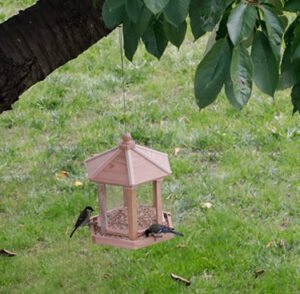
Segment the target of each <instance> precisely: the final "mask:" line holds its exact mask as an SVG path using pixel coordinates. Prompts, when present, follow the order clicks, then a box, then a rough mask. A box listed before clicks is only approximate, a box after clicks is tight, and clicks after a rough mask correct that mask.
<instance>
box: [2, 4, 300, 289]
mask: <svg viewBox="0 0 300 294" xmlns="http://www.w3.org/2000/svg"><path fill="white" fill-rule="evenodd" d="M31 2H32V1H31ZM31 2H30V1H26V2H22V1H12V0H11V1H4V5H3V7H2V8H1V11H0V20H2V21H4V20H5V19H7V18H8V17H9V16H10V15H12V14H13V13H15V12H16V11H17V10H18V9H20V8H24V7H26V5H30V3H31ZM204 49H205V40H200V41H198V42H196V43H193V41H192V38H191V37H190V38H189V39H188V40H187V41H186V42H185V43H184V44H183V46H182V48H181V49H180V51H179V52H178V51H177V50H176V49H175V48H173V47H169V48H168V50H167V53H166V55H165V56H164V57H163V58H162V59H161V61H160V62H158V61H156V60H155V59H154V58H152V57H151V56H149V55H148V54H146V53H145V50H144V49H143V48H142V47H141V48H140V49H139V51H138V53H137V56H136V57H135V59H134V63H133V64H130V63H128V62H126V65H125V79H126V92H127V94H126V105H127V107H126V108H127V113H126V115H125V114H124V112H123V104H122V75H121V69H120V68H121V67H120V62H119V60H120V57H119V44H118V32H117V31H116V32H114V33H113V34H111V35H110V36H109V37H108V38H106V39H104V40H102V41H101V42H99V44H97V45H95V46H93V47H92V48H90V49H89V50H88V51H87V52H85V53H84V54H82V55H81V56H80V57H78V58H77V59H76V60H74V61H71V62H69V63H68V64H66V65H65V66H63V67H61V68H60V69H59V70H57V71H55V72H54V73H53V74H51V75H50V76H49V77H48V78H47V79H46V80H45V81H43V82H40V83H38V84H37V85H35V86H34V87H32V88H31V89H30V90H29V91H27V92H26V93H25V94H24V95H23V96H22V98H21V100H20V101H19V102H18V103H16V104H15V105H14V110H13V111H10V112H6V113H3V114H1V115H0V136H1V138H3V139H2V140H1V141H0V151H1V152H0V183H1V184H0V249H1V248H7V249H9V250H12V251H15V252H16V253H17V256H16V257H14V258H4V257H1V259H0V268H1V275H0V293H12V294H13V293H51V294H52V293H118V294H119V293H299V292H300V282H299V281H300V267H299V264H300V257H299V256H300V249H299V248H300V242H299V239H300V233H299V232H300V230H299V229H300V223H299V216H300V207H299V203H300V196H299V195H300V184H299V178H300V156H299V144H300V136H299V132H300V127H299V126H300V117H299V115H295V116H292V115H291V111H292V106H291V103H290V98H289V92H288V91H285V92H278V93H277V95H276V97H275V99H274V100H272V99H271V98H268V97H266V96H264V95H262V94H261V93H260V92H259V91H257V90H255V91H254V93H253V97H252V98H251V100H250V102H249V105H248V106H247V107H246V108H245V109H244V110H243V111H242V112H239V111H236V110H234V109H233V108H232V107H231V106H230V105H229V103H228V102H227V101H226V98H225V96H224V94H223V93H222V94H221V95H220V97H219V98H218V100H217V102H216V103H214V104H213V105H211V106H210V107H208V108H207V109H205V110H203V111H201V112H199V111H198V109H197V107H196V104H195V100H194V97H193V75H194V71H195V68H196V66H197V63H198V62H199V60H200V59H201V56H202V54H203V51H204ZM124 123H125V124H126V129H127V130H129V131H130V132H131V133H132V135H133V137H134V139H135V140H136V141H137V142H139V143H140V144H143V145H147V146H149V147H151V148H154V149H158V150H161V151H164V152H167V153H168V154H169V159H170V163H171V168H172V171H173V174H172V176H170V177H168V178H166V180H165V181H164V186H163V197H164V206H165V207H166V208H167V209H169V210H170V211H172V215H173V221H174V223H175V227H176V229H178V230H179V231H182V232H183V233H184V234H185V237H184V238H174V239H173V240H171V241H168V242H164V243H161V244H157V245H155V246H152V247H149V248H144V249H140V250H138V251H129V250H124V249H123V250H122V249H118V248H112V247H108V246H96V245H93V244H92V242H91V240H90V234H89V232H88V230H87V229H81V230H78V232H76V233H75V235H74V238H73V239H72V240H70V239H69V237H68V235H69V233H70V232H71V230H72V227H73V224H74V222H75V220H76V218H77V215H78V212H79V211H80V210H81V209H82V208H83V207H85V206H86V205H91V206H94V207H97V201H96V186H95V185H94V184H92V183H90V182H88V180H87V177H86V170H85V168H84V161H85V159H86V158H88V157H89V156H91V155H92V154H94V153H98V152H101V151H103V150H106V149H108V148H111V147H112V146H115V145H116V144H117V143H118V142H119V140H120V136H121V134H122V133H123V132H124V130H125V127H124ZM175 148H179V152H178V153H177V154H176V155H175V154H174V150H175ZM177 151H178V149H177ZM62 170H65V171H67V172H68V174H69V176H68V177H65V178H63V179H58V178H57V175H58V174H59V172H60V171H62ZM76 180H78V181H81V182H82V183H83V185H82V186H76V185H74V183H75V181H76ZM143 191H147V187H145V189H144V190H143ZM117 194H118V193H117V192H113V191H112V195H113V196H112V199H109V205H111V206H113V205H115V203H118V201H119V200H118V195H117ZM141 201H149V199H148V198H147V197H144V198H143V199H141ZM206 202H210V203H212V207H211V208H209V209H206V208H202V206H203V204H204V203H206ZM259 269H263V270H264V273H263V274H262V275H259V276H258V277H257V278H255V274H254V273H255V271H257V270H259ZM171 272H174V273H176V274H178V275H182V276H184V277H186V278H188V279H191V281H192V285H191V286H190V287H188V288H186V287H185V286H183V285H181V284H179V283H176V282H174V281H172V280H171V279H170V277H169V275H170V273H171Z"/></svg>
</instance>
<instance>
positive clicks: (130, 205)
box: [124, 187, 138, 240]
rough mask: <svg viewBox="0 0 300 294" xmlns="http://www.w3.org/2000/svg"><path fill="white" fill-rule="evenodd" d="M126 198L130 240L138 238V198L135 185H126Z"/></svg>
mask: <svg viewBox="0 0 300 294" xmlns="http://www.w3.org/2000/svg"><path fill="white" fill-rule="evenodd" d="M124 196H125V197H124V198H125V199H126V205H127V209H128V237H129V239H130V240H136V239H137V237H138V236H137V232H138V224H137V199H136V189H135V188H134V187H124Z"/></svg>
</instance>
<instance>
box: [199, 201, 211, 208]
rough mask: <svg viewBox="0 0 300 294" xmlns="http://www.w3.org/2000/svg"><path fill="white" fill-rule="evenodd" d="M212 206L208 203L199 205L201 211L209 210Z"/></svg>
mask: <svg viewBox="0 0 300 294" xmlns="http://www.w3.org/2000/svg"><path fill="white" fill-rule="evenodd" d="M212 206H213V205H212V203H210V202H204V203H202V204H201V208H203V209H205V208H206V209H209V208H211V207H212Z"/></svg>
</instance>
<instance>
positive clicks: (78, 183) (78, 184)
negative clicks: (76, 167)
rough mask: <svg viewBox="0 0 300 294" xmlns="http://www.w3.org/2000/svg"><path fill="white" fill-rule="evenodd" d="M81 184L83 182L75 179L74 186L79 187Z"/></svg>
mask: <svg viewBox="0 0 300 294" xmlns="http://www.w3.org/2000/svg"><path fill="white" fill-rule="evenodd" d="M82 185H83V183H82V182H80V181H78V180H76V181H75V182H74V186H75V187H79V186H82Z"/></svg>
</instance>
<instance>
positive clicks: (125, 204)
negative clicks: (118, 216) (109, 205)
mask: <svg viewBox="0 0 300 294" xmlns="http://www.w3.org/2000/svg"><path fill="white" fill-rule="evenodd" d="M125 191H126V188H124V189H123V206H124V207H127V206H128V203H127V197H126V192H125Z"/></svg>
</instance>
